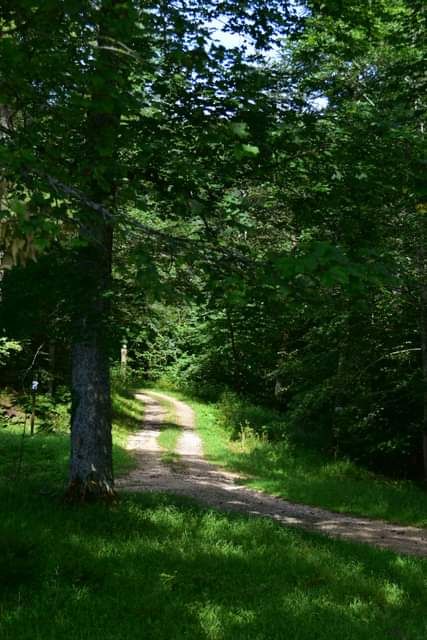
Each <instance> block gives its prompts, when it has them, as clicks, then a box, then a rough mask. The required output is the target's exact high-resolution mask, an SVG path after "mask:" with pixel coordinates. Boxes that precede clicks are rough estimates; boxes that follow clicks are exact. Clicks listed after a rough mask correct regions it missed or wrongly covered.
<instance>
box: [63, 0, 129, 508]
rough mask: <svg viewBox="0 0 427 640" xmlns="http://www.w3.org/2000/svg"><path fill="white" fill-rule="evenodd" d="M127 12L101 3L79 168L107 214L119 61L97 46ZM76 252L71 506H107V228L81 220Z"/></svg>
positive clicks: (95, 216) (89, 216) (88, 216)
mask: <svg viewBox="0 0 427 640" xmlns="http://www.w3.org/2000/svg"><path fill="white" fill-rule="evenodd" d="M124 10H125V6H124V4H123V3H122V2H120V0H104V2H103V3H102V5H101V7H100V9H99V22H98V48H97V58H96V64H95V68H94V72H93V85H92V86H93V91H92V101H91V105H90V106H89V109H88V113H87V118H86V149H85V157H84V160H83V169H84V173H85V174H86V175H88V178H87V183H86V185H85V190H86V195H87V196H88V197H89V199H91V200H93V201H95V202H98V203H100V204H102V205H104V206H106V207H107V208H111V207H112V205H113V200H114V197H115V191H116V176H117V171H116V165H117V145H118V134H119V126H120V115H121V111H120V109H121V100H122V97H123V96H122V90H123V84H124V83H123V80H124V78H125V75H124V74H123V73H122V69H121V61H120V60H118V59H116V58H115V57H114V54H112V53H111V51H109V50H108V49H106V48H105V47H103V46H101V45H102V43H105V41H112V40H113V41H114V40H115V39H116V38H117V39H119V37H118V35H120V34H118V33H117V32H116V30H117V29H120V25H121V24H123V23H122V22H121V20H122V19H125V20H126V18H127V16H126V15H122V13H123V11H124ZM80 221H81V225H82V232H81V240H82V241H83V243H84V246H81V247H80V248H78V249H77V251H76V260H75V267H74V277H75V279H76V280H75V287H74V290H75V293H76V299H75V314H74V321H73V327H74V338H73V347H72V416H71V460H70V483H69V487H68V490H67V494H66V498H68V499H69V500H73V501H75V500H78V501H81V500H90V499H111V498H113V497H114V478H113V462H112V436H111V398H110V372H109V357H108V351H109V350H108V337H109V318H110V293H111V284H112V282H111V262H112V250H113V226H112V221H111V220H108V219H106V218H105V217H103V215H102V214H100V213H95V212H87V211H82V212H81V218H80Z"/></svg>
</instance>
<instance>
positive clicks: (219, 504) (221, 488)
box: [117, 391, 427, 556]
mask: <svg viewBox="0 0 427 640" xmlns="http://www.w3.org/2000/svg"><path fill="white" fill-rule="evenodd" d="M136 398H138V399H139V400H141V401H142V402H143V403H144V405H145V415H144V423H143V425H142V428H141V430H139V431H138V432H137V433H136V434H134V435H133V436H131V437H130V439H129V442H128V449H129V450H131V451H132V452H133V453H134V455H135V457H136V459H137V468H136V469H135V470H134V471H132V472H131V473H130V474H129V475H127V476H126V477H124V478H120V479H119V480H118V481H117V487H118V488H119V489H122V490H126V491H165V492H170V493H173V494H177V495H182V496H187V497H190V498H193V499H195V500H197V501H199V502H202V503H204V504H206V505H209V506H211V507H214V508H216V509H221V510H224V511H235V512H239V513H244V514H247V515H251V516H260V517H267V518H272V519H273V520H276V521H277V522H279V523H281V524H283V525H286V526H294V527H300V528H303V529H306V530H309V531H317V532H319V533H323V534H325V535H328V536H331V537H334V538H342V539H344V540H349V541H353V542H364V543H368V544H371V545H374V546H377V547H381V548H384V549H390V550H392V551H395V552H396V553H405V554H412V555H418V556H427V531H425V530H423V529H419V528H416V527H409V526H403V525H394V524H390V523H387V522H383V521H381V520H370V519H367V518H358V517H353V516H347V515H344V514H340V513H334V512H331V511H327V510H325V509H320V508H318V507H311V506H307V505H303V504H297V503H293V502H289V501H287V500H283V499H281V498H276V497H273V496H269V495H267V494H265V493H262V492H260V491H256V490H254V489H249V488H247V487H244V486H242V485H241V484H238V480H239V479H240V478H241V476H239V475H238V474H236V473H231V472H228V471H224V470H223V469H221V468H220V467H217V466H215V465H213V464H211V463H209V462H207V461H206V460H205V459H204V458H203V450H202V443H201V440H200V437H199V435H198V434H197V433H196V431H195V430H194V413H193V410H192V409H191V408H190V407H189V406H188V405H187V404H185V403H184V402H181V401H179V400H176V399H175V398H172V397H170V396H168V395H165V394H162V393H157V392H154V391H144V392H141V393H137V394H136ZM162 400H166V401H167V402H168V403H170V404H171V405H172V406H173V409H174V412H175V418H176V422H177V424H179V426H181V427H182V434H181V435H180V437H179V440H178V444H177V449H176V453H178V454H179V456H180V462H179V464H178V465H168V464H165V463H164V462H162V448H161V447H160V445H159V444H158V442H157V438H158V436H159V434H160V430H161V427H162V423H163V422H164V420H165V415H166V411H165V409H164V408H163V407H162V405H161V403H160V401H162Z"/></svg>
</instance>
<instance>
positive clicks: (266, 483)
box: [151, 387, 427, 528]
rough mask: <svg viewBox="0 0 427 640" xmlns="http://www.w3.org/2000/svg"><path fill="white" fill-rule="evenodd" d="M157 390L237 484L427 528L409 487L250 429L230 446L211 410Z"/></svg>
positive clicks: (426, 511) (421, 504) (426, 509)
mask: <svg viewBox="0 0 427 640" xmlns="http://www.w3.org/2000/svg"><path fill="white" fill-rule="evenodd" d="M151 390H152V391H156V388H154V387H153V388H152V389H151ZM157 390H158V391H159V392H165V393H168V394H170V395H171V396H173V397H175V398H177V399H180V400H183V401H185V402H187V403H188V404H189V405H190V406H191V407H192V409H193V410H194V412H195V418H196V428H197V431H198V433H199V434H200V437H201V439H202V443H203V450H204V454H205V457H206V459H207V460H209V461H210V462H213V463H215V464H218V465H220V466H222V467H224V468H225V469H228V470H230V471H236V472H238V473H241V474H242V476H243V479H242V484H245V485H246V486H248V487H252V488H254V489H258V490H261V491H264V492H265V493H267V494H269V495H274V496H277V497H281V498H284V499H286V500H289V501H291V502H296V503H301V504H307V505H310V506H315V507H321V508H325V509H330V510H331V511H335V512H338V513H343V514H348V515H354V516H362V517H367V518H373V519H381V520H384V521H386V522H391V523H396V524H403V525H413V526H417V527H424V528H425V527H427V492H426V491H425V490H423V489H421V488H420V487H418V486H417V485H416V484H415V483H413V482H411V481H405V480H401V481H398V480H391V479H388V478H385V477H383V476H380V475H376V474H374V473H372V472H369V471H367V470H365V469H362V468H360V467H358V466H357V465H355V464H354V463H351V462H348V461H345V460H333V459H328V458H326V457H323V456H321V455H320V454H316V453H315V452H313V451H310V450H307V451H303V450H301V449H299V450H297V449H295V448H293V447H290V446H289V445H288V444H287V443H286V442H283V443H278V444H276V443H274V444H273V443H269V442H267V441H266V440H265V439H262V438H258V437H256V436H255V435H254V433H253V432H252V431H251V429H250V428H245V430H244V434H243V435H244V438H243V439H242V438H240V439H239V440H233V439H232V437H231V436H232V431H231V429H229V428H227V426H226V424H225V423H224V417H223V416H222V415H221V412H220V409H219V407H218V405H217V404H215V403H206V402H202V401H200V400H196V399H194V398H191V397H188V396H186V395H185V394H183V393H180V392H177V391H174V390H171V389H169V388H163V387H159V388H158V389H157Z"/></svg>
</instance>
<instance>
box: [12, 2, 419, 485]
mask: <svg viewBox="0 0 427 640" xmlns="http://www.w3.org/2000/svg"><path fill="white" fill-rule="evenodd" d="M53 24H55V25H56V27H55V28H54V29H52V25H53ZM0 25H1V30H2V38H1V42H0V56H1V58H0V59H1V94H0V95H1V97H0V102H1V105H0V108H1V132H0V135H1V150H0V153H1V165H2V181H1V231H0V233H1V241H2V244H3V248H2V282H1V289H2V302H1V331H2V334H1V338H0V340H1V343H0V344H1V352H0V354H1V356H0V357H1V380H2V383H3V385H5V386H6V387H8V388H12V389H15V390H16V391H17V392H18V393H22V392H23V391H24V392H26V393H28V391H29V389H30V386H31V382H32V380H33V379H37V380H38V381H39V388H38V393H39V394H40V398H42V397H43V398H44V400H45V402H46V403H47V405H49V397H50V398H51V400H52V402H51V404H52V406H51V407H50V409H51V410H52V411H54V405H55V402H58V403H59V402H60V401H64V400H66V399H67V397H69V392H71V395H72V400H73V402H72V404H73V408H72V430H71V433H72V442H73V445H72V465H71V478H70V491H77V493H79V492H81V491H85V490H86V489H85V487H86V488H87V482H88V479H89V477H91V481H94V480H96V483H98V489H97V491H101V492H103V491H107V492H108V491H109V490H110V489H111V488H112V483H113V479H112V472H111V436H110V431H111V411H110V391H109V388H110V384H109V373H108V372H109V369H110V367H115V369H116V370H117V367H118V361H119V357H120V348H121V345H122V342H123V341H126V342H127V345H128V369H127V375H128V376H131V374H132V375H134V376H136V377H139V378H145V379H151V380H159V379H160V380H162V381H163V383H167V384H169V385H170V386H173V387H175V388H179V389H181V390H185V391H187V392H188V393H192V394H197V395H199V396H203V397H205V398H208V399H217V398H219V397H220V396H221V394H224V393H230V392H232V393H234V394H236V398H237V397H245V398H248V399H250V400H251V402H253V403H255V404H260V405H265V406H269V407H273V408H275V409H277V410H279V411H280V412H281V414H282V418H283V419H282V421H281V423H280V424H281V426H280V428H276V429H272V430H271V433H269V436H270V437H271V438H272V439H273V440H274V439H280V438H281V437H282V435H283V434H282V433H281V430H283V432H284V433H286V434H288V435H290V437H292V438H295V439H296V440H298V439H300V440H301V439H302V440H304V441H306V442H311V443H312V445H313V446H314V447H316V448H320V449H322V450H324V451H325V452H327V453H329V454H331V455H334V456H343V457H350V458H352V459H354V460H355V461H357V462H359V463H361V464H362V465H364V466H367V467H370V468H373V469H376V470H378V471H381V472H384V473H386V474H391V475H398V476H400V477H408V478H414V479H417V478H418V479H420V478H422V476H423V474H424V475H425V474H426V473H427V435H426V434H427V256H426V255H425V247H424V245H425V242H426V236H427V227H426V221H425V216H426V205H425V183H423V177H424V175H423V173H424V171H423V170H424V169H425V156H424V152H425V146H424V129H423V120H424V117H425V102H423V97H425V88H426V87H425V67H424V62H425V53H426V50H425V42H426V41H425V31H424V27H425V7H424V3H422V2H417V1H414V0H411V2H409V1H407V0H392V1H391V0H372V1H371V2H365V1H364V0H360V1H355V2H351V3H344V2H340V1H338V0H336V1H331V2H326V3H322V2H317V1H314V0H313V1H310V2H306V3H300V4H299V5H289V6H288V5H286V4H285V3H281V2H273V1H269V2H238V3H233V2H219V1H213V2H209V3H207V2H203V3H202V2H197V1H194V2H171V3H155V2H153V3H150V2H144V3H138V2H119V1H118V0H108V1H107V0H106V1H105V2H104V1H103V2H92V1H87V2H73V1H71V0H70V1H64V2H53V1H52V2H51V1H49V2H43V3H37V2H16V1H14V2H3V3H2V9H1V14H0ZM48 409H49V406H48ZM4 411H5V419H7V410H4ZM423 448H424V456H423ZM95 467H96V469H97V471H96V472H94V471H91V469H92V470H93V469H94V468H95ZM92 476H93V477H92ZM96 483H95V484H96Z"/></svg>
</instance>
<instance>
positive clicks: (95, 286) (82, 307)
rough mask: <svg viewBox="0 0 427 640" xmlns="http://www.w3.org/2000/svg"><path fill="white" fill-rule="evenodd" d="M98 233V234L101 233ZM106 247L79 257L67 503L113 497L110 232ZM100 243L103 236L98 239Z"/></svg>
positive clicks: (92, 247)
mask: <svg viewBox="0 0 427 640" xmlns="http://www.w3.org/2000/svg"><path fill="white" fill-rule="evenodd" d="M98 231H100V229H99V228H98ZM103 231H104V234H103V235H104V243H103V244H100V245H98V246H95V245H94V244H92V243H91V244H89V245H88V246H87V247H85V248H82V249H81V250H80V251H79V252H78V256H77V260H76V264H75V269H76V271H77V272H78V273H79V275H80V283H78V287H77V291H78V292H79V294H80V295H79V298H80V299H79V303H78V307H77V309H76V311H77V312H78V313H77V314H76V316H75V318H74V342H73V347H72V416H71V460H70V485H69V488H68V491H67V496H68V498H69V499H73V500H74V499H77V500H86V499H93V498H102V497H107V498H109V497H112V496H113V495H114V490H113V486H114V481H113V464H112V441H111V401H110V372H109V362H108V319H109V316H110V304H109V295H108V294H109V290H110V287H111V250H112V230H111V228H108V227H106V228H104V229H103ZM98 237H99V236H98Z"/></svg>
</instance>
